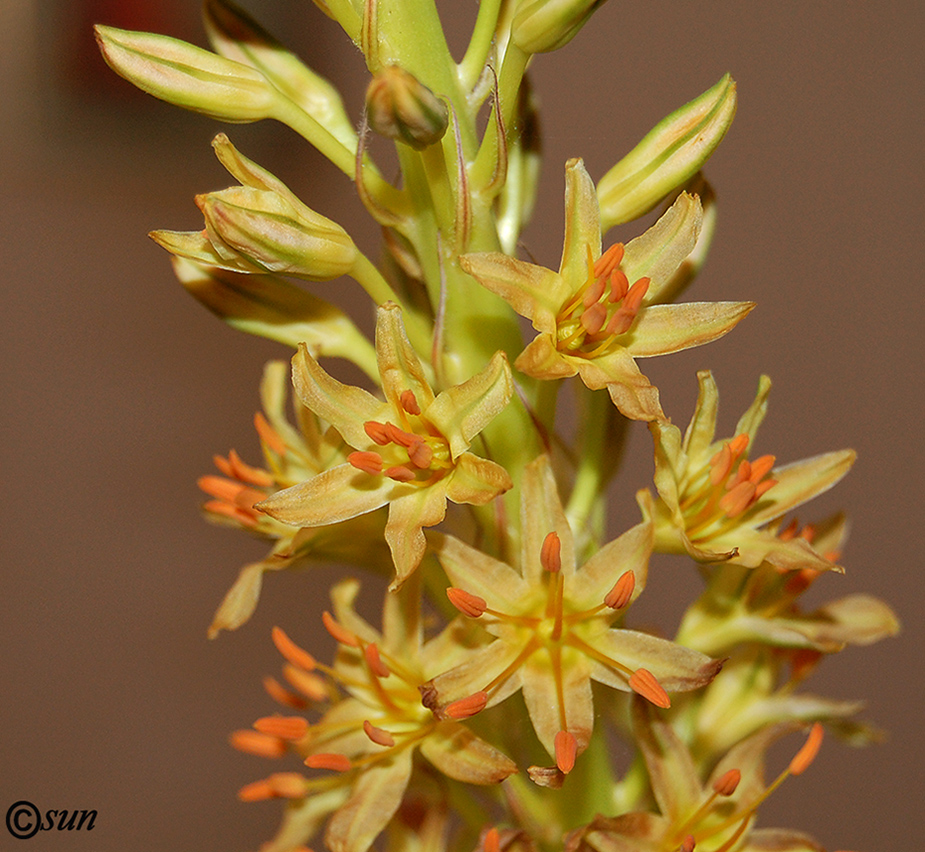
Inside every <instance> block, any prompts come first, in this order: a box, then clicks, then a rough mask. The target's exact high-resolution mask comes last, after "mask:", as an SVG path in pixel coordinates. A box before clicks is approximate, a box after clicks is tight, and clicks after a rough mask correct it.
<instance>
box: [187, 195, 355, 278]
mask: <svg viewBox="0 0 925 852" xmlns="http://www.w3.org/2000/svg"><path fill="white" fill-rule="evenodd" d="M196 203H197V204H198V205H199V208H200V209H201V210H202V213H203V215H204V216H205V220H206V235H207V236H208V238H209V242H211V244H212V246H213V248H214V249H215V251H216V253H217V254H218V255H219V256H221V257H222V258H223V259H225V260H226V261H233V260H235V259H237V258H243V259H244V260H245V261H247V262H249V263H252V264H255V265H257V266H259V267H260V268H261V269H263V270H265V271H269V272H277V273H280V274H283V275H296V276H299V277H300V278H307V279H309V280H310V281H327V280H330V279H332V278H337V277H338V276H340V275H344V274H345V273H347V272H349V271H350V270H351V269H352V268H353V265H354V262H355V260H356V258H357V249H356V246H355V245H354V243H353V240H351V239H350V237H349V235H348V234H347V232H346V231H345V230H344V229H343V228H341V226H340V225H338V224H337V223H336V222H332V221H331V220H330V219H327V218H325V217H324V216H321V215H320V214H318V213H315V212H314V211H313V210H310V209H309V208H308V207H306V206H305V205H304V204H302V203H301V202H299V201H297V200H294V197H291V198H289V197H286V196H284V195H282V194H280V193H279V192H274V191H272V190H264V189H255V188H253V187H248V186H235V187H231V188H229V189H224V190H221V191H220V192H210V193H208V194H207V195H200V196H198V197H197V198H196Z"/></svg>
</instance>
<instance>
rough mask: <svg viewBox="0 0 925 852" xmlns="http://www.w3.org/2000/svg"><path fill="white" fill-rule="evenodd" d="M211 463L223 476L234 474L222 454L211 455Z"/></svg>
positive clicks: (229, 463)
mask: <svg viewBox="0 0 925 852" xmlns="http://www.w3.org/2000/svg"><path fill="white" fill-rule="evenodd" d="M212 463H213V464H214V465H215V466H216V467H217V468H218V469H219V471H220V472H221V473H222V474H223V475H224V476H234V471H233V470H232V469H231V462H230V461H228V459H226V458H225V457H224V456H219V455H214V456H212Z"/></svg>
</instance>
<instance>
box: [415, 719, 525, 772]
mask: <svg viewBox="0 0 925 852" xmlns="http://www.w3.org/2000/svg"><path fill="white" fill-rule="evenodd" d="M421 754H423V755H424V757H426V758H427V759H428V760H429V761H430V762H431V763H432V764H433V765H434V766H436V767H437V769H439V770H440V771H441V772H442V773H443V774H444V775H447V776H449V777H450V778H455V779H456V780H457V781H464V782H465V783H467V784H497V783H498V782H499V781H503V780H504V779H505V778H507V777H508V775H513V774H514V773H515V772H516V771H517V764H516V763H514V761H513V760H511V759H510V758H509V757H506V756H505V755H503V754H502V753H501V752H500V751H498V749H496V748H495V747H494V746H491V745H489V744H488V743H486V742H485V741H484V740H481V739H479V738H478V737H477V736H476V735H475V734H473V733H472V731H470V730H469V729H468V728H467V727H466V726H465V725H462V724H461V723H459V722H454V721H452V720H450V719H447V720H445V721H443V722H439V723H438V724H437V726H436V727H435V728H434V729H433V731H432V732H431V733H430V734H429V735H428V736H427V737H426V738H425V739H424V740H422V741H421Z"/></svg>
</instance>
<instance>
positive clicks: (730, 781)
mask: <svg viewBox="0 0 925 852" xmlns="http://www.w3.org/2000/svg"><path fill="white" fill-rule="evenodd" d="M741 780H742V773H741V772H740V771H739V770H738V769H730V770H729V771H728V772H726V773H724V774H723V775H721V776H720V777H719V778H717V779H716V780H715V781H714V782H713V789H714V790H715V791H716V792H717V794H718V795H720V796H731V795H732V794H733V793H734V792H735V791H736V787H738V786H739V781H741Z"/></svg>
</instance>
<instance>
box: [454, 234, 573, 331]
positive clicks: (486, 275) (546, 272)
mask: <svg viewBox="0 0 925 852" xmlns="http://www.w3.org/2000/svg"><path fill="white" fill-rule="evenodd" d="M459 265H460V266H461V267H462V268H463V270H464V271H465V272H467V273H469V275H471V276H472V277H473V278H474V279H475V280H476V281H478V282H479V284H481V285H482V286H483V287H485V288H486V289H487V290H490V291H491V292H492V293H494V294H495V295H496V296H500V297H501V298H502V299H504V301H505V302H507V303H508V304H509V305H510V306H511V307H512V308H513V309H514V310H515V311H517V313H518V314H520V315H521V316H522V317H526V318H527V319H529V320H532V321H533V327H534V328H535V329H536V330H537V331H545V332H547V333H555V330H556V314H557V313H558V312H559V309H560V308H561V307H562V305H563V304H564V303H565V300H566V299H567V298H568V297H569V295H570V293H571V291H570V290H569V288H568V287H567V286H566V284H565V282H564V281H563V280H562V278H561V277H560V276H559V275H557V274H556V273H555V272H553V271H552V270H551V269H546V268H545V267H543V266H537V265H536V264H533V263H526V262H525V261H523V260H517V259H516V258H513V257H508V256H507V255H506V254H501V253H500V252H482V253H477V254H464V255H462V256H461V257H460V258H459Z"/></svg>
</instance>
